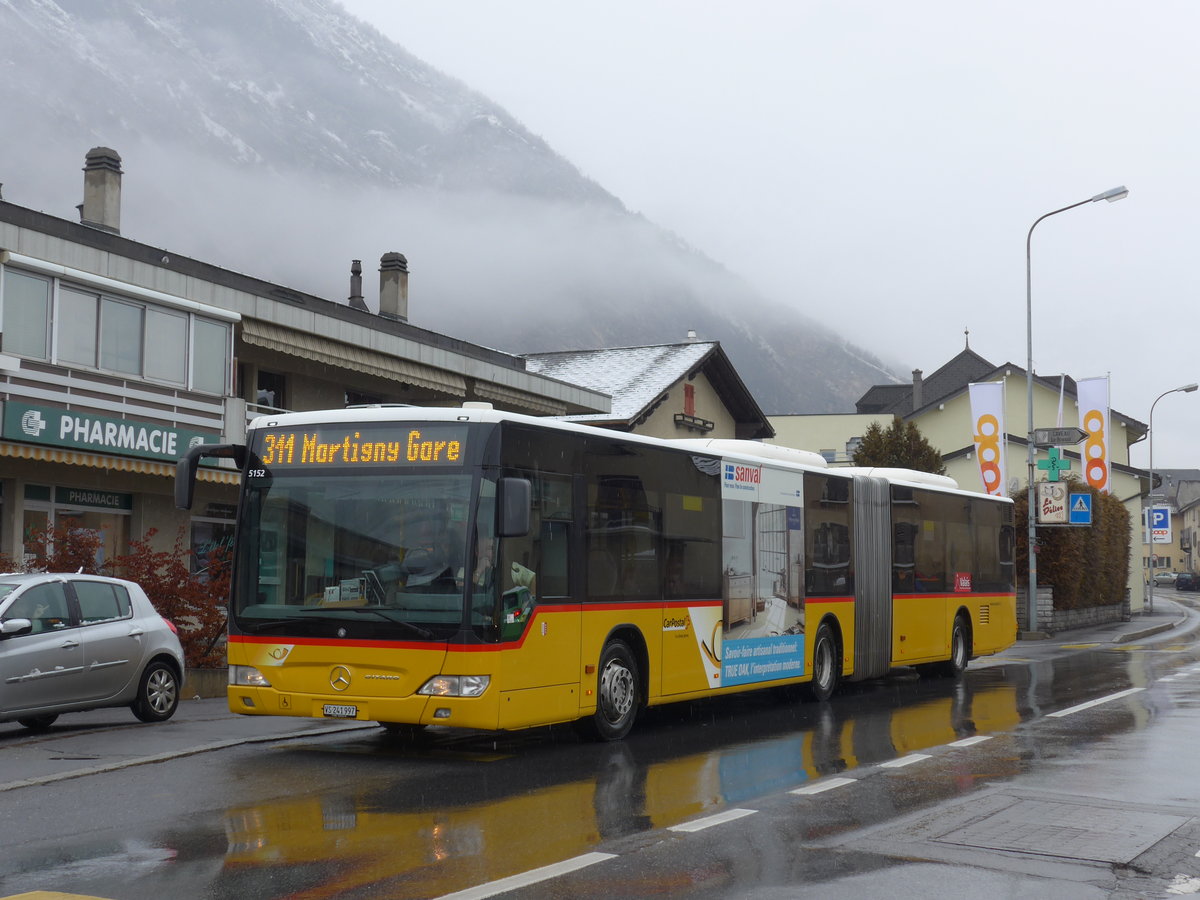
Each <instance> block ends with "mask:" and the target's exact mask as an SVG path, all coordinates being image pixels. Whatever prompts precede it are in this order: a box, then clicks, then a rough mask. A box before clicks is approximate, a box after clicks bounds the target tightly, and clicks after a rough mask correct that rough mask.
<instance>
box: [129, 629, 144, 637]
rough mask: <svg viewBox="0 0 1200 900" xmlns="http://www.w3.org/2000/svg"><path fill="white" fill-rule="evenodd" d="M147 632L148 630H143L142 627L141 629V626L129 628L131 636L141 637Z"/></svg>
mask: <svg viewBox="0 0 1200 900" xmlns="http://www.w3.org/2000/svg"><path fill="white" fill-rule="evenodd" d="M145 633H146V632H144V631H143V630H142V629H140V628H131V629H129V636H130V637H141V636H142V635H143V634H145Z"/></svg>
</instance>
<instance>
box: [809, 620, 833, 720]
mask: <svg viewBox="0 0 1200 900" xmlns="http://www.w3.org/2000/svg"><path fill="white" fill-rule="evenodd" d="M839 656H840V654H839V653H838V643H837V637H836V636H835V635H834V633H833V629H832V628H830V627H829V626H828V625H827V624H825V623H822V624H821V627H819V628H818V629H817V636H816V638H815V639H814V641H813V662H812V681H810V682H809V683H808V684H807V685H806V686H805V693H806V694H807V695H808V697H809V698H810V699H812V700H816V701H817V702H818V703H824V702H825V701H826V700H828V699H829V698H830V697H832V696H833V692H834V691H836V690H837V686H838V678H839V677H840V675H841V672H839V671H838V670H839V665H838V659H839Z"/></svg>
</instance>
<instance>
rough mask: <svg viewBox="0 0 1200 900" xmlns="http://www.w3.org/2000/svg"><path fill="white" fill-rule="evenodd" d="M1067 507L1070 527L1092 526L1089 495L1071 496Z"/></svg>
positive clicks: (1090, 496)
mask: <svg viewBox="0 0 1200 900" xmlns="http://www.w3.org/2000/svg"><path fill="white" fill-rule="evenodd" d="M1067 507H1068V509H1069V510H1070V523H1071V524H1072V525H1091V524H1092V495H1091V494H1071V496H1070V500H1069V502H1068V504H1067Z"/></svg>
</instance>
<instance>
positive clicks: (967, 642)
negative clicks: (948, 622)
mask: <svg viewBox="0 0 1200 900" xmlns="http://www.w3.org/2000/svg"><path fill="white" fill-rule="evenodd" d="M970 659H971V629H970V626H969V625H967V620H966V618H964V617H963V616H962V615H957V616H955V617H954V626H953V628H952V629H951V631H950V658H949V659H948V660H946V661H945V662H944V663H942V675H944V676H945V677H946V678H960V677H961V676H962V673H963V672H965V671H966V670H967V663H968V662H969V661H970Z"/></svg>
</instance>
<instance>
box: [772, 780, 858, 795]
mask: <svg viewBox="0 0 1200 900" xmlns="http://www.w3.org/2000/svg"><path fill="white" fill-rule="evenodd" d="M856 780H857V779H855V778H840V777H839V778H826V779H825V780H824V781H818V782H816V783H814V784H806V785H805V786H804V787H800V788H796V789H795V790H794V791H788V793H789V794H820V793H823V792H824V791H832V790H833V789H834V788H840V787H845V786H846V785H848V784H854V782H855V781H856Z"/></svg>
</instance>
